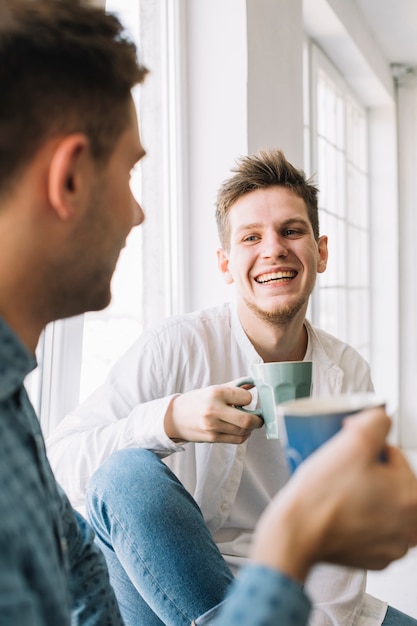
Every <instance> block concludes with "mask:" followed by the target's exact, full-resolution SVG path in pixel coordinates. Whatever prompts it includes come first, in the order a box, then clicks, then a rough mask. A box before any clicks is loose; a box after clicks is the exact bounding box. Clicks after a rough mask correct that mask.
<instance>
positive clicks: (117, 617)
mask: <svg viewBox="0 0 417 626" xmlns="http://www.w3.org/2000/svg"><path fill="white" fill-rule="evenodd" d="M62 498H63V500H62V506H63V509H62V517H63V523H64V534H65V538H66V541H67V551H68V557H69V566H70V577H69V578H70V592H71V596H72V598H71V600H72V601H71V614H72V617H73V620H74V619H76V623H77V624H80V626H102V625H103V624H108V626H123V624H124V622H123V619H122V617H121V614H120V611H119V606H118V604H117V600H116V597H115V595H114V591H113V588H112V586H111V585H110V580H109V575H108V570H107V565H106V561H105V559H104V556H103V554H102V552H101V551H100V549H99V548H98V546H96V545H95V543H94V533H93V531H92V530H91V528H90V527H89V525H88V524H87V522H86V520H85V519H84V518H83V517H82V516H81V515H79V514H78V513H77V512H76V511H74V510H73V509H72V507H71V505H70V503H69V501H68V499H67V498H66V496H65V495H64V494H63V493H62Z"/></svg>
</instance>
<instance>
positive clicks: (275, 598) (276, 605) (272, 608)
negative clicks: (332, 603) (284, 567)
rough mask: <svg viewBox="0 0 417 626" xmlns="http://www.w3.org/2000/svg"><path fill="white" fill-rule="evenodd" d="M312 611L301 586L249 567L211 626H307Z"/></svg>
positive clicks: (282, 576) (276, 574) (258, 566)
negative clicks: (277, 625)
mask: <svg viewBox="0 0 417 626" xmlns="http://www.w3.org/2000/svg"><path fill="white" fill-rule="evenodd" d="M310 609H311V603H310V600H309V599H308V598H307V596H306V595H305V593H304V592H303V590H302V587H301V586H300V585H299V584H298V583H296V582H295V581H293V580H292V579H290V578H288V577H287V576H285V575H284V574H281V573H280V572H277V571H275V570H272V569H269V568H267V567H263V566H260V565H249V566H247V567H246V568H245V569H244V570H242V572H241V574H240V575H239V577H238V578H237V579H236V581H235V582H234V584H233V587H232V589H231V591H230V593H229V595H228V597H227V598H226V600H225V602H224V603H223V604H222V606H221V610H220V612H219V614H218V616H217V617H216V618H215V619H214V621H213V622H211V623H212V624H213V626H235V625H236V626H273V625H275V624H279V625H280V626H305V625H306V624H307V620H308V617H309V614H310ZM198 623H199V622H198V620H197V621H196V624H198Z"/></svg>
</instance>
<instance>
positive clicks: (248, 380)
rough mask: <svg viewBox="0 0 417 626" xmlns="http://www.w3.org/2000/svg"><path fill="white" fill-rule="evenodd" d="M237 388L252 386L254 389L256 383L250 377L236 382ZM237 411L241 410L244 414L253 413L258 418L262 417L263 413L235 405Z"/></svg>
mask: <svg viewBox="0 0 417 626" xmlns="http://www.w3.org/2000/svg"><path fill="white" fill-rule="evenodd" d="M235 385H236V387H243V385H252V386H253V387H255V382H254V380H253V378H251V377H248V378H239V380H237V381H236V382H235ZM235 408H236V409H239V411H243V412H244V413H252V414H253V415H257V416H258V417H262V411H261V410H260V409H245V408H244V407H243V406H237V405H235ZM262 419H263V417H262Z"/></svg>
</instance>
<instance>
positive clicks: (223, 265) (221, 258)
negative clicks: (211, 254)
mask: <svg viewBox="0 0 417 626" xmlns="http://www.w3.org/2000/svg"><path fill="white" fill-rule="evenodd" d="M217 266H218V268H219V270H220V272H221V273H222V274H223V278H224V281H225V283H226V285H231V284H232V283H234V280H233V276H232V275H231V273H230V271H229V255H228V254H227V252H226V251H225V250H223V248H219V249H218V250H217Z"/></svg>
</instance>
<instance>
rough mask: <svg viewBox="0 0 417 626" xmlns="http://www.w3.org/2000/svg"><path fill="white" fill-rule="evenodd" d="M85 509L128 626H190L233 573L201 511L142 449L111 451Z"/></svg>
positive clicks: (217, 599)
mask: <svg viewBox="0 0 417 626" xmlns="http://www.w3.org/2000/svg"><path fill="white" fill-rule="evenodd" d="M87 511H88V516H89V520H90V523H91V525H92V527H93V529H94V531H95V533H96V541H97V543H98V545H99V546H100V548H101V549H102V550H103V553H104V555H105V557H106V560H107V564H108V566H109V571H110V579H111V583H112V585H113V588H114V590H115V592H116V596H117V599H118V601H119V605H120V609H121V612H122V615H123V618H124V620H125V622H126V625H127V626H134V625H135V626H137V624H146V626H161V625H162V624H166V625H167V626H180V625H181V624H184V625H187V626H189V625H190V623H191V621H192V620H195V619H196V618H198V617H199V616H200V615H202V614H203V613H205V612H206V611H208V610H209V609H210V608H212V607H214V606H216V605H217V604H219V603H220V602H221V601H222V600H223V599H224V597H225V595H226V592H227V589H228V588H229V586H230V584H231V582H232V581H233V575H232V573H231V571H230V569H229V567H228V566H227V564H226V562H225V561H224V559H223V557H222V555H221V554H220V552H219V550H218V548H217V546H216V544H215V543H214V541H213V539H212V537H211V534H210V532H209V530H208V529H207V526H206V524H205V523H204V520H203V516H202V514H201V511H200V509H199V507H198V505H197V504H196V502H195V501H194V499H193V498H192V497H191V495H190V494H189V493H188V491H187V490H186V489H185V488H184V487H183V486H182V484H181V483H180V482H179V481H178V479H177V478H176V477H175V475H174V474H173V473H172V472H171V470H170V469H169V468H168V467H167V466H166V465H165V464H164V463H163V462H162V461H161V460H160V459H159V458H158V457H157V456H156V454H154V453H153V452H150V451H149V450H143V449H139V448H131V449H126V450H121V451H119V452H115V453H114V454H113V455H111V456H110V457H109V458H108V459H107V460H106V461H105V462H104V464H103V465H102V466H101V467H100V468H99V469H98V470H97V471H96V472H95V474H94V475H93V477H92V479H91V481H90V484H89V488H88V492H87Z"/></svg>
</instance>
